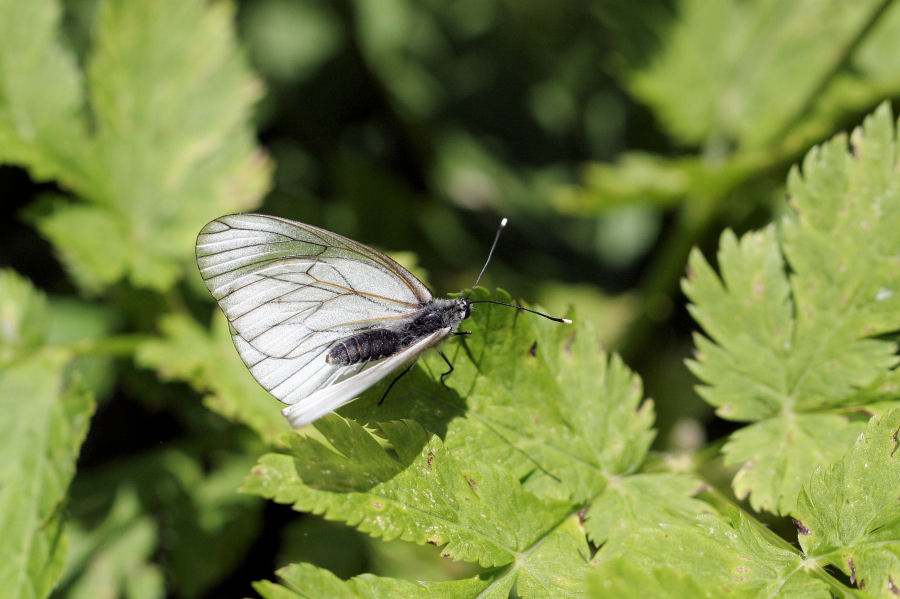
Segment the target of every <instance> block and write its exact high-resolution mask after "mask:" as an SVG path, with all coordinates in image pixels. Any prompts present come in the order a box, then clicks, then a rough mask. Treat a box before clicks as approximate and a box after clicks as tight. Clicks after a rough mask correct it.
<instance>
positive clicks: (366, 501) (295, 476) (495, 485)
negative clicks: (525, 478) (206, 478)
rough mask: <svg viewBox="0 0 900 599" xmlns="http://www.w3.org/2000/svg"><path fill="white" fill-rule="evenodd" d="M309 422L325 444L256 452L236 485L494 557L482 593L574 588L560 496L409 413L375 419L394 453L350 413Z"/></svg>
mask: <svg viewBox="0 0 900 599" xmlns="http://www.w3.org/2000/svg"><path fill="white" fill-rule="evenodd" d="M316 427H317V429H318V430H319V432H320V433H322V435H323V436H324V437H325V439H326V440H327V442H328V444H329V445H330V447H331V448H328V447H326V446H325V445H323V443H321V442H319V441H316V440H313V439H310V438H301V439H299V440H298V441H297V442H296V443H295V445H294V446H293V447H292V453H291V455H279V454H269V455H266V456H263V458H262V459H261V460H260V462H259V463H258V464H257V465H256V467H255V468H254V469H253V471H252V473H251V476H250V477H249V478H248V479H247V481H246V483H245V485H244V488H243V490H244V491H246V492H249V493H254V494H257V495H261V496H263V497H268V498H271V499H274V500H275V501H278V502H280V503H291V504H293V506H294V508H295V509H298V510H302V511H309V512H313V513H317V514H322V515H323V516H324V517H325V518H327V519H330V520H339V521H343V522H346V523H348V524H351V525H353V526H355V527H356V528H358V529H359V530H361V531H363V532H366V533H368V534H370V535H372V536H376V537H380V538H383V539H385V540H391V539H402V540H406V541H413V542H415V543H418V544H424V543H429V544H432V545H435V546H443V548H442V550H441V554H442V555H443V556H444V557H448V558H453V559H455V560H466V561H470V562H477V563H479V564H481V565H482V566H488V567H490V566H494V567H498V566H503V567H502V568H501V569H499V570H497V571H496V577H495V579H494V580H493V582H491V585H490V587H491V589H492V591H491V593H490V594H491V596H494V594H497V596H503V597H505V596H506V594H507V593H508V590H509V588H511V586H512V585H513V584H516V585H517V586H518V587H519V588H520V592H521V593H522V594H523V596H542V595H544V591H540V590H538V589H545V590H547V591H548V592H555V593H557V594H569V593H571V592H573V589H576V588H580V586H581V584H582V581H583V580H584V574H585V572H586V567H587V561H588V559H589V557H590V555H589V554H590V552H589V549H588V546H587V543H586V541H585V538H584V531H583V530H582V529H581V526H580V525H579V524H578V519H577V516H575V515H574V514H572V509H571V506H570V505H568V504H567V503H566V502H562V501H554V500H542V499H539V498H538V497H536V496H534V495H532V494H531V493H528V492H526V491H524V490H523V489H522V487H521V485H520V483H519V482H518V481H517V480H516V479H515V478H513V477H512V476H510V474H509V473H507V472H506V471H505V469H503V468H500V467H497V466H495V465H491V464H486V463H483V462H480V461H477V460H461V459H460V458H459V457H457V456H456V455H454V454H453V453H451V452H449V451H448V450H447V449H446V448H445V447H444V444H443V443H442V442H441V440H440V439H439V438H437V437H435V436H431V437H430V438H429V436H428V435H427V434H426V433H425V431H424V430H423V429H422V428H421V427H420V426H419V425H417V424H415V423H413V422H409V421H407V422H399V421H398V422H392V423H387V424H384V425H382V427H383V428H382V430H383V432H384V434H385V436H386V438H387V440H388V441H389V442H390V444H391V446H392V447H394V448H395V449H396V457H392V456H391V453H388V452H387V450H386V449H384V448H381V447H379V446H378V444H377V443H375V441H374V440H373V439H372V438H371V437H370V436H369V434H368V433H367V432H366V431H365V430H364V429H363V428H362V427H361V426H360V425H358V424H356V423H355V422H354V421H352V420H346V421H345V420H341V419H340V418H338V417H337V416H334V415H330V416H326V417H325V418H323V419H322V420H320V421H319V422H318V423H316ZM327 452H331V453H332V454H333V456H332V457H331V458H330V459H329V458H328V457H325V456H324V455H323V454H326V453H327ZM367 465H368V466H369V468H366V466H367ZM504 589H505V590H504Z"/></svg>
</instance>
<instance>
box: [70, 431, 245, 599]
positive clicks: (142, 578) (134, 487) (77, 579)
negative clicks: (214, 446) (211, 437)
mask: <svg viewBox="0 0 900 599" xmlns="http://www.w3.org/2000/svg"><path fill="white" fill-rule="evenodd" d="M223 453H224V452H223V451H222V450H221V448H219V451H216V452H215V453H213V454H212V455H210V457H209V458H208V459H207V460H205V462H204V463H202V464H201V461H200V460H199V459H197V456H196V455H195V454H189V453H187V452H184V451H179V450H174V449H167V450H162V451H151V452H144V453H142V454H139V455H137V456H135V457H130V458H125V459H120V460H118V461H117V462H115V463H112V464H110V465H108V466H105V467H103V468H98V469H91V470H88V471H86V472H81V473H79V477H78V479H76V481H75V484H74V485H73V487H72V501H71V506H70V512H71V513H72V514H73V515H74V516H75V517H76V518H77V520H76V524H75V525H74V526H73V527H72V528H73V532H74V533H77V534H73V539H74V540H75V541H77V545H76V543H75V542H73V551H72V554H71V556H70V560H71V563H70V564H69V567H68V568H67V572H66V578H65V580H64V584H65V585H66V587H69V588H72V589H73V591H72V592H75V590H78V592H79V593H81V596H83V597H92V596H97V595H98V593H99V591H98V585H105V586H106V587H107V588H109V587H112V590H104V591H103V593H110V594H113V595H124V596H126V597H134V598H138V597H152V596H165V594H164V593H159V594H157V591H160V590H162V591H165V590H168V591H169V592H170V593H173V594H176V595H177V596H179V597H188V598H191V597H200V596H203V594H204V593H205V592H207V591H208V590H209V588H210V586H211V585H213V584H215V583H216V582H218V581H221V580H222V579H223V578H225V577H226V576H227V575H228V574H229V573H230V572H232V571H234V569H235V568H236V567H237V566H238V565H239V564H240V563H241V562H242V560H244V559H246V552H247V551H248V548H249V547H250V545H251V543H252V542H253V540H254V539H255V538H256V537H257V535H258V534H259V528H260V516H261V508H262V502H261V501H259V500H258V499H256V498H254V497H248V496H245V495H240V494H238V493H236V490H237V488H238V486H239V485H240V483H241V480H242V479H243V478H244V476H245V475H246V472H247V470H248V469H249V468H250V466H251V464H252V458H250V457H248V456H246V455H242V454H235V453H224V455H223ZM161 557H162V558H163V560H162V565H160V563H159V562H160V558H161ZM161 566H164V569H163V568H162V567H161ZM163 575H165V580H166V582H167V586H168V589H165V588H162V587H161V586H160V583H161V582H162V580H163Z"/></svg>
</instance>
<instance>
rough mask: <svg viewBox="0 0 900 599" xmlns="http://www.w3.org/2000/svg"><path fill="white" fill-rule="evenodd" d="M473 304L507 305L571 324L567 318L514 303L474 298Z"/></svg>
mask: <svg viewBox="0 0 900 599" xmlns="http://www.w3.org/2000/svg"><path fill="white" fill-rule="evenodd" d="M471 303H473V304H497V305H499V306H507V307H509V308H515V309H516V310H524V311H525V312H531V313H532V314H537V315H538V316H543V317H544V318H546V319H547V320H552V321H554V322H562V323H565V324H572V321H571V320H569V319H568V318H557V317H555V316H550V315H549V314H544V313H543V312H538V311H537V310H532V309H531V308H526V307H524V306H517V305H516V304H507V303H504V302H495V301H494V300H476V301H474V302H471Z"/></svg>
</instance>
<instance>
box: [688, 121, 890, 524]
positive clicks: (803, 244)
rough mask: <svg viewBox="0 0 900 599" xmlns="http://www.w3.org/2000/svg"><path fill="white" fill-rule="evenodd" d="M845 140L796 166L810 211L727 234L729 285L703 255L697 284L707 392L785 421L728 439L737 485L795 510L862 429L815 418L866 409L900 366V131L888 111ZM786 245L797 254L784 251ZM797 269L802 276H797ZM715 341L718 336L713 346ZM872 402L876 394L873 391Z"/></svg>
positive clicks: (757, 502)
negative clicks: (892, 336)
mask: <svg viewBox="0 0 900 599" xmlns="http://www.w3.org/2000/svg"><path fill="white" fill-rule="evenodd" d="M852 141H853V152H852V153H851V152H848V148H847V140H846V138H845V137H844V136H838V137H837V138H836V139H834V140H833V141H831V142H829V143H827V144H825V145H824V146H822V147H821V148H817V149H814V150H813V151H811V152H810V153H809V155H808V156H807V157H806V159H805V160H804V161H803V174H802V175H801V174H800V170H799V169H794V170H793V171H792V173H791V175H790V177H789V180H788V189H789V192H790V194H791V198H792V203H793V206H794V208H795V210H796V215H795V216H793V217H789V218H787V219H785V221H784V223H783V225H782V228H781V230H780V234H776V231H775V230H774V229H773V228H771V227H770V228H768V229H766V230H764V231H762V232H759V233H751V234H748V235H746V236H744V237H743V238H742V239H741V240H740V241H739V240H737V238H735V236H734V235H733V234H731V233H725V234H724V235H723V237H722V241H721V246H720V251H719V256H718V262H719V268H720V270H721V279H719V277H717V276H716V275H715V273H714V272H713V270H712V268H711V267H710V266H709V264H708V263H707V262H706V261H705V260H703V258H702V257H701V256H700V254H699V252H696V251H695V252H694V253H693V255H692V256H691V260H690V266H689V273H690V274H689V277H688V279H686V280H685V281H684V284H683V287H684V291H685V293H686V295H687V296H688V297H689V298H690V299H691V301H692V306H691V308H690V309H691V314H692V315H693V316H694V318H695V319H696V320H697V321H698V323H699V324H700V325H701V326H702V327H703V329H704V331H705V332H706V333H707V335H708V336H709V339H706V338H704V337H701V336H699V335H698V336H696V337H695V339H696V344H697V349H698V354H697V358H696V360H695V361H692V362H691V363H690V364H689V365H690V366H691V370H692V371H693V372H694V373H695V374H696V375H697V376H698V377H699V378H700V379H701V380H702V381H703V382H704V383H706V385H705V386H703V387H701V388H700V389H699V392H700V394H701V395H702V396H703V398H704V399H705V400H706V401H708V402H709V403H711V404H712V405H714V406H717V408H718V410H717V412H718V413H719V415H721V416H723V417H725V418H729V419H734V420H750V421H759V420H764V419H775V420H776V421H775V422H771V423H764V424H761V425H759V426H756V427H754V428H751V429H748V430H747V431H744V432H741V433H740V434H739V435H737V436H736V437H735V439H734V440H733V441H732V442H731V443H729V444H728V445H726V447H725V452H726V457H727V459H728V461H729V462H730V463H742V464H744V466H743V467H742V471H741V475H740V477H739V478H737V479H736V480H735V485H736V487H738V492H739V494H742V495H743V494H746V493H747V492H750V500H751V503H752V504H753V505H754V507H756V508H758V509H759V508H766V509H770V510H772V511H775V512H780V513H786V512H789V511H791V510H792V509H793V506H794V502H795V498H796V493H797V491H798V489H799V485H800V484H801V483H802V481H803V479H804V477H805V475H806V473H808V472H811V471H812V470H813V469H814V468H815V467H816V466H817V465H822V464H825V463H828V462H829V461H831V460H832V459H834V458H835V457H836V456H837V455H839V453H840V452H841V451H842V450H843V449H842V446H841V445H840V443H841V441H842V440H846V439H848V438H850V437H852V436H854V435H855V434H856V433H857V432H858V431H859V426H860V425H859V424H855V423H853V422H851V421H850V420H848V419H847V418H846V417H844V416H831V415H828V416H825V415H822V416H818V417H813V416H811V415H808V416H807V414H810V413H813V412H816V413H818V412H822V411H824V410H843V408H845V407H846V406H849V405H853V407H856V408H860V407H862V406H861V405H859V404H855V403H854V402H859V401H865V399H866V398H867V395H866V394H864V393H862V392H861V391H862V390H865V389H869V388H873V387H874V386H877V385H878V384H879V383H880V382H881V381H883V380H884V379H885V376H886V375H887V373H888V372H889V371H890V369H891V368H893V367H894V366H895V365H896V364H897V356H896V353H895V352H896V349H897V346H896V343H895V342H893V341H891V340H888V339H879V338H875V337H876V336H878V335H882V334H886V333H889V332H891V331H893V330H895V329H896V314H897V312H898V311H900V293H898V292H900V238H898V236H897V235H896V231H897V230H900V210H897V209H896V206H897V205H898V202H900V191H898V189H897V187H896V185H895V180H896V172H895V165H896V160H897V146H896V128H895V124H894V123H893V119H892V117H891V113H890V109H889V107H888V106H887V105H884V106H882V107H881V108H879V109H878V111H876V113H875V114H874V115H873V116H872V117H870V118H868V119H866V121H865V123H864V125H863V127H862V128H860V129H857V130H856V131H855V132H854V134H853V136H852ZM782 252H783V253H784V256H785V257H786V261H785V259H784V258H783V257H782ZM788 268H789V269H790V272H791V275H790V277H788V274H787V270H788ZM710 339H711V340H710ZM868 397H871V396H868Z"/></svg>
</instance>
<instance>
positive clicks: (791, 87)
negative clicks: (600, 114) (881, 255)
mask: <svg viewBox="0 0 900 599" xmlns="http://www.w3.org/2000/svg"><path fill="white" fill-rule="evenodd" d="M884 4H885V3H884V2H883V1H882V0H868V1H865V2H852V3H847V2H841V1H840V0H832V1H829V2H819V1H818V0H803V1H799V2H787V3H785V2H779V1H778V0H759V1H756V2H742V1H739V0H728V1H723V2H705V1H704V0H683V1H681V2H679V3H678V7H677V13H676V14H675V15H673V17H672V18H673V22H671V23H666V28H665V29H664V30H661V31H660V32H659V34H660V37H661V40H660V41H661V48H660V49H659V51H658V52H657V53H656V55H654V56H652V57H651V58H650V60H649V61H648V62H647V64H646V65H641V66H640V67H638V68H637V69H635V70H633V71H632V72H630V73H629V74H627V75H626V80H627V85H628V87H629V88H630V89H631V91H632V93H634V94H635V95H636V96H637V97H639V98H640V99H641V100H643V101H644V102H646V103H647V104H649V105H650V106H651V107H652V108H653V109H654V111H655V112H656V114H657V117H658V118H659V119H660V120H661V122H662V123H663V124H664V125H665V127H666V128H667V129H668V130H669V132H670V133H671V134H672V135H673V136H675V137H676V138H678V139H679V140H681V141H683V142H686V143H690V144H703V143H704V142H708V141H709V140H728V141H734V142H735V143H736V144H737V145H738V146H741V147H756V148H758V147H765V146H767V145H770V144H772V143H773V141H776V140H778V137H779V135H783V133H784V131H785V130H787V129H789V128H790V127H791V125H793V124H794V123H795V122H796V121H798V120H800V119H801V117H802V115H803V112H804V109H806V108H807V106H808V104H809V103H810V102H811V99H812V98H815V96H816V94H817V93H819V92H820V91H821V88H822V87H823V86H824V85H825V84H826V83H827V82H828V81H829V78H830V77H832V76H833V73H834V72H835V71H837V70H838V69H839V67H841V66H842V64H843V63H844V62H845V61H846V60H847V59H848V56H849V55H850V54H851V53H852V51H853V50H854V49H855V47H856V45H857V44H858V43H859V40H860V37H861V36H863V35H864V34H865V32H866V30H867V28H868V27H869V26H870V24H871V23H872V21H873V20H874V19H875V18H876V17H877V16H878V15H879V14H880V12H881V10H882V8H883V5H884ZM870 97H871V96H870Z"/></svg>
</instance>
